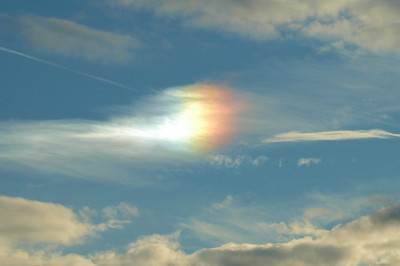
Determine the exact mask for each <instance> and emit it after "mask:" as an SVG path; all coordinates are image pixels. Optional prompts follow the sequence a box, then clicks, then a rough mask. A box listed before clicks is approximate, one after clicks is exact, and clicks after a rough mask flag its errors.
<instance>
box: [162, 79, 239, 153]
mask: <svg viewBox="0 0 400 266" xmlns="http://www.w3.org/2000/svg"><path fill="white" fill-rule="evenodd" d="M170 94H171V95H173V96H175V97H177V98H179V99H180V101H179V102H178V106H176V107H173V109H178V111H177V112H176V113H175V114H172V116H171V117H167V118H166V119H165V122H164V124H163V125H161V126H160V127H159V128H158V133H157V134H156V135H157V136H158V137H160V138H165V139H168V140H176V141H180V142H185V143H188V144H189V145H191V146H192V147H194V148H195V149H200V150H203V149H206V150H208V149H211V148H215V147H218V146H220V145H224V144H227V143H229V141H230V140H231V138H232V136H233V135H234V133H236V131H237V127H236V121H235V117H236V116H237V115H238V112H239V111H240V109H241V108H242V106H241V104H240V103H239V102H238V101H237V98H236V97H235V96H234V94H233V93H232V91H230V90H228V89H226V88H223V87H220V86H216V85H209V84H196V85H192V86H188V87H186V88H182V89H180V90H175V91H172V92H170Z"/></svg>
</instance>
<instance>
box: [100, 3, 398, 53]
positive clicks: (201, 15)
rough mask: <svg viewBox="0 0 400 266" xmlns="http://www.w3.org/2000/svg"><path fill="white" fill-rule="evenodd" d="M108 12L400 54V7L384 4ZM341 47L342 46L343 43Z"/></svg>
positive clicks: (185, 6)
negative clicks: (147, 13)
mask: <svg viewBox="0 0 400 266" xmlns="http://www.w3.org/2000/svg"><path fill="white" fill-rule="evenodd" d="M107 2H108V3H110V5H112V6H120V7H123V8H126V7H129V6H131V7H135V8H146V9H151V10H154V12H155V13H156V14H158V15H160V16H175V17H180V18H181V19H182V20H183V21H184V22H185V23H186V24H187V25H190V26H194V27H200V28H206V29H217V30H220V31H226V32H230V33H235V34H239V35H242V36H245V37H250V38H253V39H258V40H266V39H276V38H280V39H287V38H292V37H293V36H296V35H298V36H305V37H311V38H317V39H320V40H325V41H327V42H328V43H331V44H332V45H331V47H332V48H333V47H342V46H343V45H344V44H350V45H356V46H358V47H361V48H365V49H368V50H370V51H375V52H380V51H395V52H400V50H399V47H400V45H399V44H400V37H399V36H400V29H399V27H398V23H399V22H400V19H399V17H398V15H397V14H398V13H399V12H400V3H398V2H397V1H391V0H383V1H373V0H354V1H349V0H340V1H334V2H332V1H330V2H326V1H316V0H306V1H300V0H295V1H263V0H246V1H235V0H217V1H206V2H204V1H202V2H200V1H196V0H189V1H175V0H167V1H162V3H160V2H159V1H156V0H150V1H149V0H118V1H111V0H107ZM341 42H342V43H341Z"/></svg>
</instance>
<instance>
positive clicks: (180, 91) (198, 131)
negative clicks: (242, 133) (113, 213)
mask: <svg viewBox="0 0 400 266" xmlns="http://www.w3.org/2000/svg"><path fill="white" fill-rule="evenodd" d="M242 102H243V101H238V100H237V98H236V97H235V93H234V91H233V90H230V89H228V88H224V87H221V86H216V85H210V84H195V85H191V86H185V87H179V88H173V89H168V90H166V91H165V92H163V93H160V94H157V95H154V96H151V97H147V98H144V99H141V101H140V102H138V103H136V104H134V105H133V106H132V107H125V108H120V110H121V112H122V113H123V115H118V116H115V117H114V118H112V119H110V120H109V121H105V122H100V121H87V120H86V121H84V120H54V121H45V122H3V123H0V161H2V162H6V163H5V164H4V165H6V166H11V167H14V165H19V166H17V167H18V168H21V167H20V166H21V165H24V166H28V167H30V168H35V169H38V170H40V171H44V172H47V173H57V174H63V175H69V176H78V177H89V178H90V177H100V178H102V177H105V178H110V177H113V178H117V177H121V176H123V177H122V179H123V180H127V179H128V178H129V180H134V179H135V178H134V177H133V176H132V174H131V173H129V171H126V169H127V168H129V167H132V166H135V167H136V169H141V170H145V171H146V170H149V169H150V171H154V170H155V167H156V168H162V167H163V166H165V163H167V164H168V163H171V162H174V161H176V160H177V159H178V160H179V161H181V162H183V161H186V162H188V161H190V162H194V161H196V160H193V159H194V157H196V156H197V155H199V154H202V153H203V152H209V151H211V150H214V149H218V148H221V147H222V146H224V145H227V144H229V143H230V141H231V140H232V138H233V137H234V135H235V133H236V132H237V131H238V129H239V125H238V121H237V116H239V115H240V111H241V110H242V107H243V103H242ZM132 162H134V163H132ZM154 163H157V165H156V166H154ZM142 175H143V173H142ZM125 176H126V178H125ZM153 176H154V175H153ZM118 180H121V178H118ZM142 182H144V183H145V184H146V185H147V184H148V183H149V182H150V183H151V181H150V180H149V179H146V178H143V179H141V181H139V180H135V184H137V185H143V184H141V183H142Z"/></svg>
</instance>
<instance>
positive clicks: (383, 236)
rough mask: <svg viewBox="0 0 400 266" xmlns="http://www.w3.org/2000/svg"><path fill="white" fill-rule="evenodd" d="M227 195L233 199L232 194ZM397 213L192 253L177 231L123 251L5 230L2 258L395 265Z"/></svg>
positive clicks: (43, 208)
mask: <svg viewBox="0 0 400 266" xmlns="http://www.w3.org/2000/svg"><path fill="white" fill-rule="evenodd" d="M226 200H228V201H231V198H230V196H228V197H227V198H226ZM28 205H29V206H28ZM0 207H1V210H2V211H9V210H10V209H14V211H16V212H20V213H21V212H24V211H26V207H33V213H36V210H39V209H40V213H41V214H42V215H43V214H44V215H46V214H47V215H48V213H49V212H54V210H62V212H65V213H67V214H68V215H71V213H72V211H71V210H70V209H68V208H66V207H64V206H62V205H57V204H53V203H43V202H38V201H29V200H26V199H23V198H10V197H5V196H1V197H0ZM22 207H23V208H22ZM28 209H29V208H28ZM31 209H32V208H31ZM31 214H32V212H31V213H27V214H24V215H25V216H26V217H28V216H31ZM72 214H73V213H72ZM399 214H400V205H393V206H391V207H386V208H383V209H380V210H378V211H376V212H375V213H372V214H370V215H366V216H362V217H359V218H357V219H355V220H353V221H351V222H349V223H347V224H345V225H338V226H336V227H334V228H333V229H331V230H326V231H324V232H321V234H319V235H315V237H314V238H312V237H302V238H298V239H291V240H289V241H286V242H282V243H267V244H249V243H226V244H224V245H222V246H219V247H216V248H205V249H201V250H198V251H196V252H194V253H192V254H186V253H185V252H184V251H182V249H181V247H180V244H179V241H178V238H179V234H180V232H179V231H177V232H175V233H173V234H171V235H151V236H144V237H141V238H139V239H138V240H137V241H135V242H132V243H131V244H129V245H128V247H127V248H126V250H125V251H124V252H117V251H114V250H108V251H104V252H97V253H92V254H88V255H78V254H62V253H60V252H59V251H57V250H56V251H55V250H53V249H49V250H43V249H41V248H40V247H36V248H33V249H30V250H29V251H27V250H25V249H24V248H22V247H14V246H13V245H12V244H10V242H7V241H4V237H7V236H4V235H2V238H3V239H2V240H3V241H0V247H1V252H0V263H2V264H7V265H32V262H34V263H35V264H40V265H57V266H58V265H71V264H73V265H80V266H83V265H85V266H86V265H100V266H101V265H132V264H133V265H182V266H183V265H197V266H203V265H204V266H205V265H256V266H257V265H265V264H266V263H267V264H273V265H289V264H290V265H358V264H360V263H367V264H368V263H369V264H378V263H380V264H384V265H396V263H398V262H400V256H399V254H398V252H397V250H398V249H399V248H400V241H399V228H400V215H399ZM55 215H56V216H57V214H55ZM23 217H24V216H23ZM72 217H73V215H72ZM36 218H38V217H36ZM31 219H33V220H35V217H33V216H32V217H31ZM74 219H75V218H74ZM40 221H42V220H41V219H40ZM44 222H45V221H44ZM4 223H7V222H6V221H4V220H2V221H1V224H2V225H4ZM21 226H22V228H24V227H23V225H22V224H19V223H16V224H15V229H21V228H17V227H21ZM298 226H302V225H298ZM2 229H4V227H3V228H2ZM43 229H44V230H45V231H43V232H42V233H44V234H46V233H47V232H46V230H48V231H52V228H51V227H50V228H49V226H48V225H44V226H43ZM292 229H293V228H292ZM33 230H34V228H33ZM2 231H4V230H2ZM69 239H73V237H72V238H69ZM61 242H62V241H61ZM66 243H69V242H68V241H67V242H66ZM71 243H72V242H71Z"/></svg>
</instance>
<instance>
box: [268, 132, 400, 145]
mask: <svg viewBox="0 0 400 266" xmlns="http://www.w3.org/2000/svg"><path fill="white" fill-rule="evenodd" d="M394 137H395V138H399V137H400V134H396V133H390V132H388V131H385V130H381V129H372V130H337V131H321V132H309V133H302V132H296V131H293V132H288V133H281V134H277V135H275V136H273V137H271V138H268V139H265V140H264V143H273V142H296V141H323V140H325V141H339V140H351V139H387V138H394Z"/></svg>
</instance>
